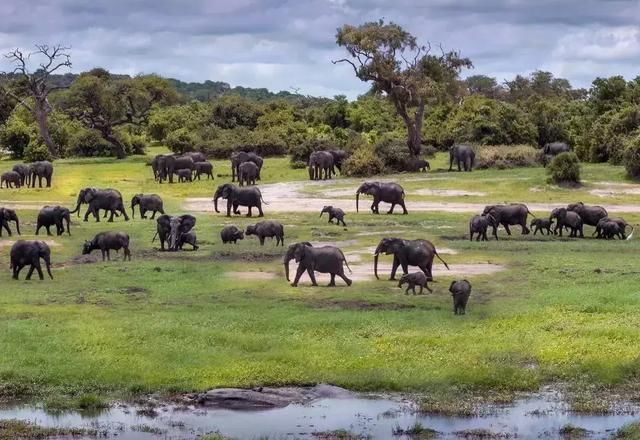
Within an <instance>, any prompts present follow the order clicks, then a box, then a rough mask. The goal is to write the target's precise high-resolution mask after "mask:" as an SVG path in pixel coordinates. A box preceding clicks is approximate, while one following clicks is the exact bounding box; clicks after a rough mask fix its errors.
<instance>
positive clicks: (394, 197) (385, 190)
mask: <svg viewBox="0 0 640 440" xmlns="http://www.w3.org/2000/svg"><path fill="white" fill-rule="evenodd" d="M360 194H367V195H370V196H373V203H372V204H371V212H373V213H374V214H379V213H380V212H379V210H378V205H379V204H380V202H385V203H390V204H391V209H389V211H388V212H387V214H393V208H395V206H396V205H400V206H401V207H402V210H403V212H402V213H403V214H408V213H409V212H408V211H407V207H406V206H405V204H404V196H405V194H404V189H403V188H402V187H401V186H400V185H398V184H397V183H385V182H364V183H363V184H362V185H360V187H359V188H358V191H356V212H359V207H358V204H359V198H360Z"/></svg>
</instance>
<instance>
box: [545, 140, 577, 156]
mask: <svg viewBox="0 0 640 440" xmlns="http://www.w3.org/2000/svg"><path fill="white" fill-rule="evenodd" d="M569 151H571V148H570V147H569V145H567V144H565V143H564V142H551V143H548V144H545V146H544V147H542V152H543V153H544V154H545V155H548V156H557V155H558V154H560V153H568V152H569Z"/></svg>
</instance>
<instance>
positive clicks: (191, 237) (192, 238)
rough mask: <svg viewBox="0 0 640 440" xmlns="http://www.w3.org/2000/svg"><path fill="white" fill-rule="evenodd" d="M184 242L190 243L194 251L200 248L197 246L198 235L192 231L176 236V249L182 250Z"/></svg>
mask: <svg viewBox="0 0 640 440" xmlns="http://www.w3.org/2000/svg"><path fill="white" fill-rule="evenodd" d="M185 244H190V245H191V246H192V250H194V251H197V250H198V249H200V246H198V237H197V236H196V233H195V232H193V231H191V232H185V233H184V234H180V237H179V238H178V249H180V250H182V246H184V245H185Z"/></svg>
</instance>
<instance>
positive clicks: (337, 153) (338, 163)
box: [329, 150, 349, 174]
mask: <svg viewBox="0 0 640 440" xmlns="http://www.w3.org/2000/svg"><path fill="white" fill-rule="evenodd" d="M329 153H331V155H332V156H333V165H334V168H337V169H338V171H340V174H342V163H343V162H344V161H345V160H346V159H347V158H348V157H349V153H348V152H347V151H345V150H329ZM332 171H333V174H336V170H335V169H334V170H332Z"/></svg>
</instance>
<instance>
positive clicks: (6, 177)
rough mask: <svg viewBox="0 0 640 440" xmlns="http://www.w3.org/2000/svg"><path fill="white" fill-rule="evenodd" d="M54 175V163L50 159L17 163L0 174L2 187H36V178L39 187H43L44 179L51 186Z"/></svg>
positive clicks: (48, 186) (0, 185) (0, 186)
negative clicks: (9, 169)
mask: <svg viewBox="0 0 640 440" xmlns="http://www.w3.org/2000/svg"><path fill="white" fill-rule="evenodd" d="M52 177H53V164H52V163H51V162H49V161H48V160H43V161H38V162H33V163H21V164H16V165H14V166H13V168H12V169H11V171H5V172H4V173H2V174H0V188H3V187H4V188H21V187H27V188H35V187H36V179H37V183H38V187H39V188H42V180H43V179H44V181H45V184H46V186H47V188H50V187H51V179H52Z"/></svg>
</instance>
